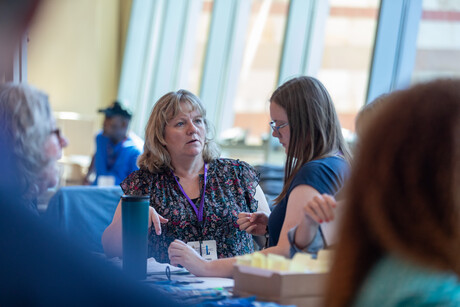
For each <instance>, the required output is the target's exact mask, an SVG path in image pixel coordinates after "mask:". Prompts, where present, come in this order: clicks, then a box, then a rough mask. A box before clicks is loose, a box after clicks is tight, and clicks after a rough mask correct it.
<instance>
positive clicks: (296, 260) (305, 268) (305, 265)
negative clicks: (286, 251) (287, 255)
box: [289, 253, 316, 272]
mask: <svg viewBox="0 0 460 307" xmlns="http://www.w3.org/2000/svg"><path fill="white" fill-rule="evenodd" d="M315 265H316V260H314V259H313V258H312V257H311V255H310V254H303V253H297V254H295V255H294V257H293V258H292V259H291V261H290V262H289V271H290V272H314V271H315V269H314V267H315Z"/></svg>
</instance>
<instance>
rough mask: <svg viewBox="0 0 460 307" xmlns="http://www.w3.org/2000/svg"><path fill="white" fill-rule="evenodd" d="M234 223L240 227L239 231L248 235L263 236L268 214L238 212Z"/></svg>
mask: <svg viewBox="0 0 460 307" xmlns="http://www.w3.org/2000/svg"><path fill="white" fill-rule="evenodd" d="M236 223H237V224H238V225H240V229H241V230H244V231H246V232H247V233H249V234H252V235H257V236H263V235H264V234H265V233H266V230H267V225H268V214H267V213H265V212H254V213H248V212H240V213H239V214H238V220H237V221H236Z"/></svg>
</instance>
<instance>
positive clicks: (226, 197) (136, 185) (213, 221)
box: [120, 159, 259, 262]
mask: <svg viewBox="0 0 460 307" xmlns="http://www.w3.org/2000/svg"><path fill="white" fill-rule="evenodd" d="M173 176H174V175H173V173H172V171H171V170H167V171H164V172H161V173H156V174H153V173H151V172H150V171H148V170H146V169H140V170H137V171H134V172H132V173H131V174H130V175H129V176H128V177H127V178H126V179H125V180H124V181H123V182H122V183H121V184H120V186H121V188H122V189H123V192H124V193H125V194H127V195H149V194H150V206H152V207H153V208H155V210H156V211H157V212H158V214H160V215H161V216H163V217H164V218H167V219H168V222H167V223H166V224H162V225H161V235H159V236H158V235H156V234H155V231H154V228H153V225H152V228H151V229H150V231H149V257H154V258H155V259H156V260H157V261H159V262H169V257H168V247H169V244H170V243H171V242H172V241H174V240H175V239H179V240H181V241H184V242H189V241H204V240H216V243H217V257H218V258H226V257H233V256H237V255H243V254H247V253H252V252H253V251H254V245H253V242H252V237H251V235H249V234H247V233H246V232H245V231H241V230H239V228H238V224H237V223H236V221H237V219H238V213H240V212H255V211H257V205H258V204H257V200H256V199H255V198H254V195H255V191H256V187H257V185H258V184H259V174H258V173H257V172H256V171H255V169H254V168H253V167H252V166H250V165H249V164H247V163H246V162H243V161H239V160H232V159H216V160H213V161H211V162H210V163H209V164H208V172H207V182H206V191H205V201H204V208H203V222H202V223H199V222H198V218H197V216H196V213H195V211H194V209H193V208H192V206H191V205H190V204H189V202H188V200H187V198H186V197H185V196H184V194H183V193H182V192H181V190H180V188H179V186H178V184H177V182H176V180H175V179H174V177H173ZM176 178H177V180H179V178H178V177H176ZM203 181H204V175H200V187H201V191H203V190H202V189H203V183H204V182H203ZM200 198H201V197H200ZM199 201H200V199H198V201H197V202H196V207H197V208H198V207H199ZM200 224H202V225H200Z"/></svg>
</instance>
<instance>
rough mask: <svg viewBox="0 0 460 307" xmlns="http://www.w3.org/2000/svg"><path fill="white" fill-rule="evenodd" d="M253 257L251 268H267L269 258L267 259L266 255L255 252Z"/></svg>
mask: <svg viewBox="0 0 460 307" xmlns="http://www.w3.org/2000/svg"><path fill="white" fill-rule="evenodd" d="M251 256H252V261H251V266H253V267H255V268H261V269H264V268H266V267H267V258H266V257H265V255H264V254H262V253H260V252H255V253H253V254H252V255H251Z"/></svg>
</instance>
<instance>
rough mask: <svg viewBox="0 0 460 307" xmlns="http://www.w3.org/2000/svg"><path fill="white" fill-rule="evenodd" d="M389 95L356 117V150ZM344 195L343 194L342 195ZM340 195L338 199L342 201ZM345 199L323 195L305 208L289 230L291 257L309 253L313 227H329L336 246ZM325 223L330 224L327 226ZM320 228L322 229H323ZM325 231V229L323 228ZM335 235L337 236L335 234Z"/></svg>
mask: <svg viewBox="0 0 460 307" xmlns="http://www.w3.org/2000/svg"><path fill="white" fill-rule="evenodd" d="M387 96H388V94H382V95H380V96H378V97H377V98H375V99H374V100H373V101H372V102H370V103H368V104H366V105H364V106H363V107H362V108H361V110H359V112H358V115H357V116H356V121H355V127H356V135H357V142H355V150H356V146H357V143H359V139H360V138H361V136H362V135H363V134H364V131H366V129H367V128H368V127H369V125H370V124H371V123H372V122H373V121H374V120H375V117H376V116H377V115H378V112H379V110H380V109H381V108H382V106H383V105H384V102H385V99H386V97H387ZM342 194H343V193H342ZM340 196H342V197H343V195H338V198H339V199H340ZM344 203H345V200H344V199H341V200H339V201H336V198H335V197H334V196H331V195H328V194H323V195H317V196H315V197H313V199H311V200H310V201H309V202H308V203H307V204H306V205H305V206H304V208H303V213H304V215H305V218H303V219H302V220H301V222H300V224H299V225H298V226H295V227H294V228H292V229H291V230H289V233H288V238H289V242H290V244H291V256H293V255H294V254H295V253H297V252H308V251H309V250H310V251H311V249H310V245H311V244H313V243H314V240H313V239H314V237H315V231H316V228H315V227H312V226H311V225H315V224H318V225H320V224H321V226H323V227H329V229H330V230H331V231H329V233H330V236H331V237H330V238H329V240H330V242H329V243H328V244H329V245H331V244H335V243H336V242H335V240H336V239H337V233H336V232H337V231H336V228H337V225H338V224H339V220H338V219H340V217H341V215H342V213H343V207H342V206H343V205H344ZM325 223H328V224H327V225H326V224H325ZM321 226H320V227H321ZM322 229H323V228H322ZM334 233H335V234H334Z"/></svg>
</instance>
